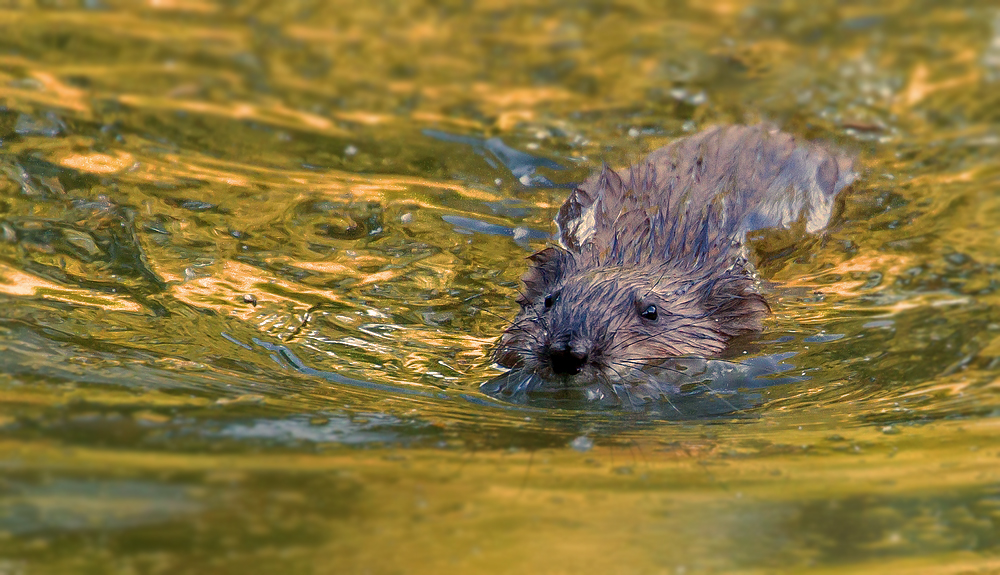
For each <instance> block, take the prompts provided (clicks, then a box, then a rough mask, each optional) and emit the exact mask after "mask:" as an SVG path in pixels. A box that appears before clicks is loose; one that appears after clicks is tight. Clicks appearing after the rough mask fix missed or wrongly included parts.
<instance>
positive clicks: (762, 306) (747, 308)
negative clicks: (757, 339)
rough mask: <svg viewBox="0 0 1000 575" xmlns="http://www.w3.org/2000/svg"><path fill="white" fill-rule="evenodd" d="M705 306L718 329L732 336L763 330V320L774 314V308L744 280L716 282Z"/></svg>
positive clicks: (751, 283)
mask: <svg viewBox="0 0 1000 575" xmlns="http://www.w3.org/2000/svg"><path fill="white" fill-rule="evenodd" d="M705 305H706V307H707V308H708V311H709V313H710V314H711V316H712V319H714V320H716V322H717V324H718V328H719V330H720V331H722V333H724V334H726V335H728V336H730V337H736V336H738V335H743V334H748V333H759V332H761V331H763V329H764V318H766V317H767V316H769V315H771V306H769V305H767V302H766V301H765V300H764V298H763V297H761V295H760V294H759V293H757V291H756V290H755V289H754V287H753V282H751V281H750V280H748V279H745V278H740V279H738V280H735V281H725V280H722V281H718V282H716V283H715V285H714V286H712V289H711V291H710V292H709V295H708V299H707V300H706V302H705Z"/></svg>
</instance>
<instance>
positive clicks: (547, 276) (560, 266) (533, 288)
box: [517, 247, 573, 306]
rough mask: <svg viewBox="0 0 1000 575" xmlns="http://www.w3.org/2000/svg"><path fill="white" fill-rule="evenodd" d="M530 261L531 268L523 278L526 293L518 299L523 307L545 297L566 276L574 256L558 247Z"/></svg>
mask: <svg viewBox="0 0 1000 575" xmlns="http://www.w3.org/2000/svg"><path fill="white" fill-rule="evenodd" d="M528 259H529V260H531V267H530V268H528V271H526V272H524V275H522V276H521V281H522V282H524V291H523V292H522V293H521V295H520V296H519V297H518V298H517V303H519V304H521V305H522V306H523V305H527V304H529V303H530V302H532V301H535V300H537V299H539V298H543V297H545V295H546V294H547V293H549V292H550V291H551V290H552V289H553V288H555V286H556V285H557V284H558V283H559V280H560V279H561V278H562V277H563V276H564V275H566V272H567V270H569V267H570V266H571V265H572V263H573V256H572V255H570V253H569V252H567V251H566V250H564V249H561V248H557V247H549V248H545V249H544V250H542V251H540V252H537V253H534V254H532V255H531V256H529V257H528Z"/></svg>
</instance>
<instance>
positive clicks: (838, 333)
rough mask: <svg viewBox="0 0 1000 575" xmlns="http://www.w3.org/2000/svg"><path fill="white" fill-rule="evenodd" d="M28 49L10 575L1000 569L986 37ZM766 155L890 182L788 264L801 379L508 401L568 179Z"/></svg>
mask: <svg viewBox="0 0 1000 575" xmlns="http://www.w3.org/2000/svg"><path fill="white" fill-rule="evenodd" d="M0 31H2V33H0V142H2V144H0V466H2V467H0V469H2V471H0V573H17V574H32V575H34V574H36V573H167V572H169V573H271V572H279V571H280V572H285V573H327V572H329V573H404V572H405V573H425V572H426V573H450V572H454V573H469V572H475V573H508V572H510V573H514V572H529V573H530V572H567V573H579V572H595V573H596V572H601V573H716V572H794V573H802V572H816V573H825V572H830V571H850V572H859V573H864V572H872V573H885V572H903V571H927V572H935V573H936V572H941V573H958V572H993V571H998V570H1000V553H998V550H1000V539H998V535H997V533H998V532H1000V529H998V527H1000V526H998V522H1000V471H998V469H1000V444H998V442H997V439H996V438H997V437H998V433H1000V423H998V421H1000V420H998V418H997V415H998V408H1000V397H998V393H997V392H998V389H1000V388H998V385H997V382H998V381H1000V378H998V375H1000V311H998V307H997V303H998V302H997V298H998V294H997V289H998V287H1000V270H998V269H997V262H998V261H1000V225H998V224H997V222H998V221H1000V171H998V169H997V158H998V155H1000V125H998V123H1000V116H998V115H997V112H996V110H1000V95H998V94H1000V91H998V90H997V87H998V82H1000V11H998V10H997V9H996V7H995V5H994V4H993V3H991V2H964V3H958V4H956V3H953V2H919V1H900V2H895V3H892V4H885V5H882V6H880V7H871V6H869V5H868V3H861V2H815V3H809V4H807V5H800V6H794V5H791V4H783V3H759V4H750V3H747V2H740V1H734V2H726V3H721V4H719V3H717V4H714V5H713V7H711V8H703V7H701V4H700V3H691V4H690V5H689V4H685V3H681V2H676V3H670V4H669V5H668V6H653V5H647V4H646V3H644V2H638V1H635V2H626V1H623V2H619V3H616V4H611V5H607V4H596V3H595V4H592V5H581V6H579V7H555V6H541V5H536V4H534V3H531V2H520V3H480V4H472V3H459V2H455V3H448V2H415V3H409V4H407V5H406V6H405V7H399V6H396V5H394V4H392V3H385V4H365V5H363V6H358V5H354V4H351V5H348V4H340V3H307V2H280V3H279V2H275V3H267V2H258V3H253V4H237V3H226V2H211V1H206V2H196V1H191V0H173V1H169V2H167V1H150V2H148V3H147V4H144V5H139V4H135V3H117V2H110V1H100V0H98V1H91V0H87V1H84V2H80V3H72V2H38V3H37V4H34V3H30V2H14V3H8V4H6V5H5V6H4V7H2V8H0ZM758 121H771V122H775V123H777V124H779V125H781V126H782V127H783V128H784V129H785V130H787V131H790V132H793V133H796V134H799V135H802V136H803V137H807V138H815V139H820V140H822V141H826V142H830V143H831V144H834V145H837V146H839V147H841V148H844V149H847V150H849V151H851V152H852V153H855V154H857V155H858V156H859V158H860V160H859V165H860V167H861V172H862V177H861V178H860V180H859V181H858V182H857V183H856V184H855V185H854V187H853V189H852V192H851V193H850V195H849V196H848V197H847V200H846V202H845V205H844V207H843V210H842V213H841V214H840V216H839V217H838V218H837V220H836V221H835V223H834V225H833V226H832V228H831V229H830V230H829V233H828V234H827V235H826V236H825V237H822V238H812V239H806V240H802V239H801V238H798V237H786V236H782V235H781V234H776V235H770V236H767V237H762V238H760V239H759V242H758V248H759V249H760V250H761V252H762V253H763V254H764V260H763V262H762V264H761V266H760V270H761V274H762V276H763V277H764V278H766V279H767V282H768V283H767V285H766V286H765V287H766V292H767V294H768V298H769V300H770V301H771V303H772V307H773V309H774V311H775V314H774V318H773V319H772V320H771V321H770V322H769V323H768V327H767V331H766V332H765V333H764V334H763V335H762V336H761V337H760V338H758V340H757V341H756V343H755V344H753V345H751V346H750V347H749V348H748V349H747V354H745V357H746V360H747V361H749V362H750V363H749V365H753V362H755V361H757V362H761V361H764V362H766V361H769V360H776V361H780V362H781V363H782V365H783V366H788V368H787V369H786V368H785V367H782V368H781V369H782V371H780V372H779V373H778V374H776V375H775V376H772V377H773V378H774V379H775V381H773V382H767V385H760V386H754V387H753V388H752V389H747V388H737V389H735V390H729V389H726V390H723V391H725V393H719V394H715V395H713V394H707V393H706V394H694V395H692V396H691V397H690V398H688V399H682V400H679V401H678V403H677V405H676V408H677V409H676V410H670V409H665V410H659V411H655V410H654V411H651V412H642V411H638V412H636V411H622V410H615V409H587V408H584V407H581V406H575V407H573V406H570V407H566V406H558V405H512V404H508V403H505V402H502V401H497V400H495V399H492V398H491V397H489V396H488V395H486V394H484V393H482V392H481V391H480V390H479V385H480V384H481V383H482V382H484V381H487V380H489V379H490V378H493V377H495V376H496V375H498V373H499V372H498V371H496V370H495V369H494V368H492V367H491V366H490V362H489V351H490V348H491V345H492V344H493V342H494V341H495V338H496V336H497V334H498V333H499V332H500V330H501V329H502V327H503V325H504V321H505V319H506V318H512V317H513V316H514V314H515V312H516V304H515V303H514V294H515V290H516V285H517V278H518V277H519V275H520V274H521V273H522V272H523V271H524V269H525V266H526V262H525V260H524V258H525V256H527V255H528V254H529V253H531V250H534V249H538V248H540V247H541V246H543V245H544V244H545V241H546V240H545V238H547V237H548V235H549V234H550V233H551V232H552V230H553V226H552V224H551V220H552V217H553V215H554V214H555V212H556V210H557V209H558V206H559V204H560V203H561V201H562V199H563V198H564V197H565V195H566V194H567V192H568V190H567V189H566V186H568V185H571V184H572V182H575V181H579V180H580V179H582V178H584V177H585V176H586V175H587V174H588V173H589V172H590V171H591V170H593V169H595V168H597V167H599V166H600V165H601V163H602V162H607V163H609V164H611V165H615V166H620V165H623V164H627V163H628V162H630V161H634V160H636V159H638V158H640V157H642V155H644V154H645V153H647V152H648V151H650V150H652V149H655V148H657V147H659V146H662V145H664V144H665V143H667V142H669V141H672V140H673V139H674V138H676V137H680V136H683V135H685V134H687V133H690V132H692V131H696V130H698V129H701V128H702V127H705V126H707V125H711V124H715V123H726V122H747V123H754V122H758ZM769 358H770V359H769ZM736 359H740V358H736Z"/></svg>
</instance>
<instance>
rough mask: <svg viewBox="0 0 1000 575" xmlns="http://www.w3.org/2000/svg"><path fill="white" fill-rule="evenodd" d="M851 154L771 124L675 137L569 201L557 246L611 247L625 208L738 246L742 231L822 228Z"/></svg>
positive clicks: (601, 175)
mask: <svg viewBox="0 0 1000 575" xmlns="http://www.w3.org/2000/svg"><path fill="white" fill-rule="evenodd" d="M851 164H852V160H851V158H850V157H848V156H846V155H844V154H842V153H840V152H836V151H831V150H830V149H828V148H826V147H823V146H820V145H817V144H813V143H810V142H803V141H801V140H799V139H797V138H795V137H794V136H792V135H790V134H787V133H785V132H780V131H778V130H777V129H776V128H773V127H770V126H767V125H757V126H723V127H716V128H711V129H708V130H706V131H704V132H701V133H699V134H696V135H693V136H690V137H687V138H683V139H680V140H677V141H675V142H673V143H671V144H669V145H667V146H664V147H663V148H660V149H658V150H656V151H654V152H652V153H651V154H649V155H648V156H647V157H646V158H645V159H644V160H643V161H642V162H641V163H639V164H637V165H635V166H632V167H631V168H630V169H628V170H623V171H622V172H620V173H615V172H613V171H611V170H609V169H607V168H606V169H605V170H603V171H602V172H598V173H596V174H594V175H593V176H591V177H590V178H589V179H588V180H587V181H586V182H584V183H583V184H581V185H580V186H579V187H578V188H576V190H574V191H573V193H572V194H571V195H570V196H569V197H568V198H567V199H566V202H565V203H563V205H562V207H561V209H560V210H559V213H558V215H557V217H556V223H557V224H558V226H559V234H558V237H559V241H560V243H561V244H562V246H563V247H565V248H566V249H569V250H571V251H575V252H579V251H580V250H581V248H582V246H583V245H584V244H586V243H587V241H588V240H589V241H591V243H592V244H594V246H595V247H596V248H597V249H599V250H600V249H604V248H607V247H608V246H609V245H610V243H611V242H612V241H613V240H614V235H615V230H616V229H619V228H620V227H621V226H622V225H623V224H624V223H626V222H624V221H622V220H621V217H622V216H623V215H624V214H627V213H629V212H633V213H634V212H640V213H645V214H647V215H648V216H649V217H651V218H655V217H656V216H657V215H660V216H662V217H663V219H665V220H669V221H670V224H671V225H675V226H680V229H679V230H678V233H681V234H685V235H690V234H695V233H697V232H699V231H703V230H700V228H701V227H703V226H705V225H706V223H708V222H710V221H712V218H713V217H714V221H715V222H716V223H717V224H719V225H720V226H721V228H720V229H718V230H714V232H715V233H718V234H720V235H724V236H729V237H730V238H731V239H734V240H737V241H742V239H743V237H744V236H745V234H746V232H749V231H753V230H759V229H764V228H787V227H789V226H790V225H792V224H793V223H795V222H797V221H799V220H803V221H804V223H805V231H806V232H808V233H815V232H817V231H819V230H821V229H822V228H824V227H825V226H826V225H827V223H828V222H829V220H830V218H831V216H832V215H833V207H834V205H835V200H836V197H837V194H838V193H839V192H840V191H841V190H842V189H843V188H844V187H846V186H847V185H849V184H850V183H851V182H852V181H853V180H854V178H855V177H856V174H855V173H854V172H853V171H852V170H851Z"/></svg>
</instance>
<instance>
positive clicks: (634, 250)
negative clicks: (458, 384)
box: [493, 125, 856, 398]
mask: <svg viewBox="0 0 1000 575" xmlns="http://www.w3.org/2000/svg"><path fill="white" fill-rule="evenodd" d="M852 163H853V160H852V159H851V158H850V157H849V156H847V155H845V154H843V153H841V152H839V151H836V150H833V149H831V148H828V147H825V146H823V145H820V144H815V143H810V142H805V141H802V140H799V139H796V138H795V137H794V136H792V135H790V134H787V133H784V132H781V131H779V130H777V129H776V128H774V127H772V126H768V125H757V126H723V127H716V128H711V129H708V130H705V131H703V132H701V133H698V134H696V135H693V136H690V137H686V138H683V139H680V140H677V141H675V142H673V143H671V144H669V145H667V146H665V147H663V148H660V149H658V150H656V151H654V152H652V153H651V154H649V155H648V156H647V157H646V158H645V159H644V160H642V161H641V162H640V163H638V164H636V165H634V166H632V167H630V168H629V169H627V170H622V171H619V172H616V171H614V170H612V169H610V168H608V167H607V166H605V167H604V168H603V169H602V170H601V171H600V172H598V173H596V174H594V175H593V176H591V177H590V178H589V179H588V180H586V181H585V182H584V183H583V184H581V185H580V186H579V187H577V188H576V189H575V190H574V191H573V192H572V193H571V194H570V196H569V198H567V199H566V201H565V203H563V205H562V207H561V208H560V210H559V213H558V215H557V216H556V224H557V225H558V238H559V243H560V246H551V247H547V248H545V249H543V250H541V251H539V252H537V253H535V254H534V255H532V256H530V258H529V259H530V261H531V267H530V268H529V269H528V271H527V272H526V273H525V274H524V275H523V276H522V278H521V280H522V282H523V284H524V288H523V290H522V291H521V292H520V295H519V297H518V303H519V304H520V305H521V311H520V312H519V314H518V315H517V317H516V319H515V320H514V321H513V322H512V323H511V324H510V326H508V327H507V329H506V330H505V331H504V333H503V335H502V336H501V337H500V340H499V342H498V344H497V347H496V349H495V351H494V356H493V358H494V360H495V361H496V362H497V363H499V364H500V365H502V366H505V367H510V368H512V372H510V373H508V374H507V375H506V376H504V377H505V379H504V380H503V381H504V382H505V383H503V384H501V385H500V386H499V391H501V392H504V393H506V394H510V393H515V392H520V391H529V392H530V391H541V392H553V391H559V390H565V389H570V388H578V389H583V390H585V394H584V395H585V397H588V398H594V397H606V396H608V395H612V396H613V395H616V394H618V395H620V394H621V393H627V391H624V392H623V391H622V390H625V389H627V388H628V387H629V384H630V383H634V384H635V385H637V386H640V387H643V390H642V395H645V396H650V395H656V394H658V393H661V392H663V389H664V386H658V385H656V384H655V382H654V383H651V379H650V378H651V377H652V376H650V375H648V373H649V371H650V370H649V368H652V367H655V366H658V365H662V364H663V362H664V361H666V360H669V359H671V358H676V357H679V356H697V357H713V356H718V355H719V354H720V353H722V352H723V351H725V349H726V347H727V344H728V343H729V342H730V340H732V339H733V338H735V337H737V336H740V335H744V334H753V333H758V332H760V331H762V329H763V320H764V319H765V318H766V317H767V316H768V315H769V314H770V307H769V306H768V303H767V301H766V300H765V299H764V297H763V296H762V295H761V294H760V293H759V291H758V287H757V282H756V280H755V277H754V269H753V265H752V263H751V262H750V261H749V259H748V255H747V253H746V249H745V246H744V244H745V241H746V235H747V232H749V231H754V230H760V229H764V228H788V227H791V226H792V225H793V224H796V223H798V224H804V230H805V231H806V232H808V233H815V232H817V231H820V230H822V229H823V228H824V227H825V226H826V224H827V223H828V221H829V220H830V218H831V216H832V214H833V210H834V207H835V205H836V204H835V200H836V198H837V195H838V194H839V193H840V192H841V190H843V189H844V188H845V187H846V186H848V185H849V184H850V183H851V182H852V181H853V180H854V178H855V177H856V175H855V173H854V172H853V171H852ZM511 373H515V374H516V376H512V375H511ZM667 387H669V386H667ZM633 389H634V386H633Z"/></svg>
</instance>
